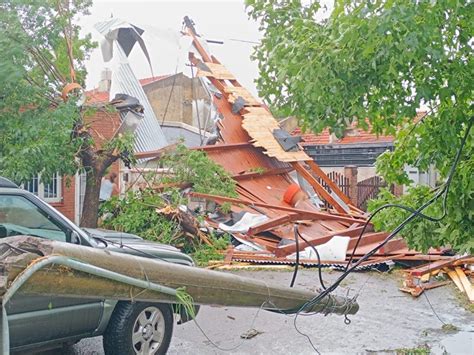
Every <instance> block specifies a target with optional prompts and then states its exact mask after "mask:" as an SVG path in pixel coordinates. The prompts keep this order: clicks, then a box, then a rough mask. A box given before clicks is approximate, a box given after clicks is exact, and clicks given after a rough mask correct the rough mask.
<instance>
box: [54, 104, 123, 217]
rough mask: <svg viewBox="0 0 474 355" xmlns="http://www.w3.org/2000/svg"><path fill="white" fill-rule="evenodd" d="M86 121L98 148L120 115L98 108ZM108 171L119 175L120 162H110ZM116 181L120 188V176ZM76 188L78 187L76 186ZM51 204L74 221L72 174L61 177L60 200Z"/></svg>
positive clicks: (114, 126) (74, 199)
mask: <svg viewBox="0 0 474 355" xmlns="http://www.w3.org/2000/svg"><path fill="white" fill-rule="evenodd" d="M86 122H87V123H88V124H90V131H91V134H92V137H93V139H94V142H95V143H96V149H98V148H100V146H101V145H102V144H103V142H104V141H106V140H109V139H110V138H112V137H113V135H114V133H115V131H116V130H117V128H118V127H119V125H120V116H119V113H118V112H115V111H114V112H106V111H104V110H98V111H97V112H95V113H94V114H93V115H92V116H90V117H88V118H86ZM110 171H111V172H115V173H116V174H117V176H119V173H120V162H118V161H117V162H115V163H114V164H112V167H111V169H110ZM116 183H117V185H118V187H119V189H120V178H118V179H117V181H116ZM77 188H79V187H78V186H77ZM51 205H52V206H54V207H55V208H56V209H58V210H59V211H60V212H61V213H62V214H64V215H65V216H66V217H67V218H69V219H70V220H71V221H73V222H74V219H75V215H76V211H75V206H76V181H75V177H74V176H72V177H66V176H64V177H63V179H62V202H55V203H51Z"/></svg>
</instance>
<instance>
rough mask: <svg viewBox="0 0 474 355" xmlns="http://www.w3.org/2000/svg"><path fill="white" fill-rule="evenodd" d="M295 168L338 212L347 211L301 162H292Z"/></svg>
mask: <svg viewBox="0 0 474 355" xmlns="http://www.w3.org/2000/svg"><path fill="white" fill-rule="evenodd" d="M292 165H293V168H294V169H295V170H296V171H297V172H298V174H300V175H301V176H302V177H303V178H304V179H305V180H306V181H307V182H308V183H309V184H310V185H311V186H312V187H313V189H314V191H315V192H316V193H317V194H318V195H319V196H320V197H321V198H322V199H324V200H326V201H327V202H329V203H330V204H331V205H332V206H333V207H334V208H335V209H336V210H337V211H338V212H341V213H347V212H348V211H346V209H345V207H344V206H343V205H341V204H340V203H339V202H338V201H336V200H335V199H334V198H333V197H332V196H331V194H330V193H329V192H327V191H326V189H325V188H324V187H323V185H321V184H320V183H319V181H318V180H316V179H315V178H314V176H313V175H311V173H310V172H309V171H308V170H306V168H305V167H304V166H303V165H301V164H300V163H292Z"/></svg>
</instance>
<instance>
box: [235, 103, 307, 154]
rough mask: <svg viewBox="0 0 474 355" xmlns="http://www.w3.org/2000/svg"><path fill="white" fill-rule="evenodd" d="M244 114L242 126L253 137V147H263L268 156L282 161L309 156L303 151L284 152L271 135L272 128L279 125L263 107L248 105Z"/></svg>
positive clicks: (276, 127) (277, 127)
mask: <svg viewBox="0 0 474 355" xmlns="http://www.w3.org/2000/svg"><path fill="white" fill-rule="evenodd" d="M246 110H247V111H248V113H246V114H244V115H243V116H244V120H243V122H242V127H243V128H244V129H245V130H246V131H247V133H248V134H249V136H250V137H251V138H252V139H253V141H254V142H253V143H252V144H253V145H254V146H255V147H261V148H264V149H265V151H264V153H265V154H266V155H268V156H269V157H274V158H277V159H278V160H280V161H284V162H296V161H307V160H311V158H310V157H309V156H308V155H307V154H306V153H305V152H303V151H297V152H285V151H284V150H283V148H282V147H281V146H280V144H279V143H278V141H277V140H276V139H275V137H274V136H273V130H274V129H279V128H280V126H279V125H278V122H277V121H276V120H275V118H274V117H273V116H272V114H271V113H269V112H268V111H267V110H266V109H264V108H263V107H248V108H247V109H246Z"/></svg>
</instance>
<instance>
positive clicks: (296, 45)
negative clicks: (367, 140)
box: [247, 0, 474, 252]
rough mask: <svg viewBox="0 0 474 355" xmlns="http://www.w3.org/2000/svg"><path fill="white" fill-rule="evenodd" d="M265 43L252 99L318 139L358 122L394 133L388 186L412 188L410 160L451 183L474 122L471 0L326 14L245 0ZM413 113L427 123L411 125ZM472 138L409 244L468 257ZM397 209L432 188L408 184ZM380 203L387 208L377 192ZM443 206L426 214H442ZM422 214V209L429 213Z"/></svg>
mask: <svg viewBox="0 0 474 355" xmlns="http://www.w3.org/2000/svg"><path fill="white" fill-rule="evenodd" d="M247 5H248V11H249V14H250V16H251V17H252V18H254V19H256V20H257V21H259V23H260V30H261V31H262V32H263V33H264V37H263V40H262V43H261V45H260V46H258V47H257V48H256V51H255V58H256V59H257V60H258V63H259V69H260V75H261V76H260V78H259V79H258V81H257V84H258V88H259V90H260V95H261V96H263V97H264V98H265V99H266V100H267V101H268V102H269V103H270V104H271V105H272V107H275V108H276V109H278V110H279V112H283V113H284V114H285V115H294V116H296V117H298V118H299V119H300V123H301V124H302V127H303V128H304V129H306V130H313V131H315V132H318V131H321V130H322V129H323V128H324V127H330V128H331V130H332V131H333V132H334V133H336V135H339V136H341V135H342V133H343V132H344V129H345V128H346V127H347V126H348V125H350V124H351V123H353V122H354V121H357V124H358V125H359V126H360V127H362V128H364V129H367V128H368V126H369V125H370V127H371V129H372V130H373V131H374V132H375V133H377V134H381V133H385V134H393V135H395V136H396V140H395V149H394V151H393V152H386V153H384V154H382V155H381V156H380V157H379V159H378V161H377V169H378V172H379V173H381V174H382V175H383V176H384V178H385V179H386V180H387V181H388V182H396V183H403V184H409V183H410V181H409V179H408V177H407V175H406V174H405V172H404V167H405V166H406V165H407V164H409V165H412V166H416V167H418V168H419V169H420V170H421V171H426V170H427V168H428V167H429V166H430V165H431V164H433V165H434V166H435V167H436V169H437V170H438V171H439V172H440V174H441V178H442V179H445V178H446V176H447V175H448V172H449V168H450V165H451V163H452V161H453V159H454V156H455V154H456V151H457V149H458V148H459V146H460V140H461V137H462V136H463V134H464V132H465V130H466V128H467V126H468V124H469V122H470V121H471V120H472V117H473V106H472V99H473V87H472V77H473V74H474V67H473V62H472V54H473V32H474V27H473V26H472V24H473V23H474V4H473V3H472V2H471V1H467V0H465V1H462V0H461V1H403V0H378V1H347V0H336V1H335V3H334V9H333V11H332V12H329V11H326V17H325V18H324V19H323V20H318V19H321V18H322V16H321V14H322V13H324V9H323V8H321V6H320V2H318V1H311V2H304V4H303V2H302V1H300V0H290V1H271V0H247ZM420 107H424V108H425V109H426V110H427V115H426V116H425V117H424V118H423V119H421V120H416V119H415V117H416V111H417V109H419V108H420ZM472 137H473V132H472V130H471V132H470V134H469V137H468V139H467V144H466V147H465V148H464V151H463V154H462V156H461V160H460V163H459V166H458V169H457V171H456V175H455V176H454V179H453V181H452V184H451V188H450V190H449V195H448V197H447V216H446V218H444V219H443V220H442V221H441V222H440V223H438V224H432V223H426V222H424V221H420V220H418V221H417V222H415V224H413V225H412V226H411V228H408V229H405V230H404V231H403V233H404V236H405V238H406V239H407V240H408V242H409V245H411V246H416V247H419V248H422V249H426V248H428V247H429V246H443V245H451V246H452V247H453V248H454V249H455V250H458V251H470V252H472V251H473V250H474V240H473V238H472V232H473V231H474V223H473V214H474V212H473V211H474V203H473V195H474V188H473V186H474V181H473V179H472V176H473V175H474V157H473V156H474V154H473V153H474V149H473V141H472ZM410 191H411V192H409V194H408V195H407V196H404V197H403V201H404V202H407V203H409V202H411V203H412V204H414V203H415V201H416V202H420V201H422V200H424V199H425V198H426V197H427V194H429V192H427V191H425V189H424V188H412V189H411V190H410ZM383 199H384V201H389V200H391V201H393V200H395V197H394V196H389V195H384V196H383ZM441 209H442V208H441V206H440V202H439V203H437V204H436V205H435V206H433V207H432V208H431V213H433V212H435V210H441ZM429 212H430V211H429ZM406 215H407V214H406V212H399V211H397V213H394V211H393V210H388V211H387V212H386V213H385V214H384V215H380V216H379V218H378V219H376V221H375V222H376V226H377V227H379V228H391V227H392V226H393V225H394V224H395V223H398V222H400V221H401V220H402V218H403V217H404V216H405V217H406Z"/></svg>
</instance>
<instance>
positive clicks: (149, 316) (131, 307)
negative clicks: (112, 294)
mask: <svg viewBox="0 0 474 355" xmlns="http://www.w3.org/2000/svg"><path fill="white" fill-rule="evenodd" d="M172 334H173V311H172V308H171V306H170V305H168V304H162V303H142V302H136V303H129V302H119V303H118V304H117V306H116V307H115V310H114V312H113V314H112V317H111V318H110V321H109V324H108V326H107V330H106V331H105V334H104V351H105V354H106V355H136V354H140V355H148V354H150V355H152V354H153V355H158V354H166V351H167V350H168V347H169V345H170V342H171V335H172Z"/></svg>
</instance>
